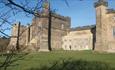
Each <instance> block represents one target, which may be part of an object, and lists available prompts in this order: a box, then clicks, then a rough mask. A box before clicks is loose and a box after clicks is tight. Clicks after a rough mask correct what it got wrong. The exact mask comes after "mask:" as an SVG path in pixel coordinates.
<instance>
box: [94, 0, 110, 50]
mask: <svg viewBox="0 0 115 70" xmlns="http://www.w3.org/2000/svg"><path fill="white" fill-rule="evenodd" d="M107 6H108V2H107V1H106V0H98V2H96V3H95V8H96V44H95V50H96V51H100V52H101V51H105V50H106V49H107V30H106V29H107V22H106V21H107V18H106V14H107Z"/></svg>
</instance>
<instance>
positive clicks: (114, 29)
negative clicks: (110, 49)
mask: <svg viewBox="0 0 115 70" xmlns="http://www.w3.org/2000/svg"><path fill="white" fill-rule="evenodd" d="M113 37H115V26H114V27H113Z"/></svg>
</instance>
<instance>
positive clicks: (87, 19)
mask: <svg viewBox="0 0 115 70" xmlns="http://www.w3.org/2000/svg"><path fill="white" fill-rule="evenodd" d="M67 1H68V3H69V7H68V6H67V5H66V4H65V2H64V0H51V7H52V9H56V12H57V13H58V14H61V15H63V16H69V17H70V18H71V27H78V26H85V25H93V24H96V18H95V8H94V1H95V0H84V1H79V0H67ZM108 2H109V8H114V9H115V0H108ZM22 16H23V14H20V15H18V17H15V18H16V20H17V21H21V22H22V23H23V24H24V25H25V24H27V23H31V21H32V19H31V18H22ZM23 17H24V16H23ZM24 19H25V20H24Z"/></svg>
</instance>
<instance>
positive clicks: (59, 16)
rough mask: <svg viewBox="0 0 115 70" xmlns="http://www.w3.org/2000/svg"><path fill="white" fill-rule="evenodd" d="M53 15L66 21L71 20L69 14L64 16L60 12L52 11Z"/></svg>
mask: <svg viewBox="0 0 115 70" xmlns="http://www.w3.org/2000/svg"><path fill="white" fill-rule="evenodd" d="M52 16H53V17H55V18H59V19H61V20H64V21H70V17H68V16H66V17H65V16H62V15H60V14H57V13H52Z"/></svg>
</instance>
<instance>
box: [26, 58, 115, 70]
mask: <svg viewBox="0 0 115 70" xmlns="http://www.w3.org/2000/svg"><path fill="white" fill-rule="evenodd" d="M27 70H115V69H112V68H111V67H110V66H109V65H108V64H106V63H102V62H94V61H84V60H77V61H74V60H60V61H56V62H55V63H53V64H49V65H45V66H41V67H40V68H30V69H27Z"/></svg>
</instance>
